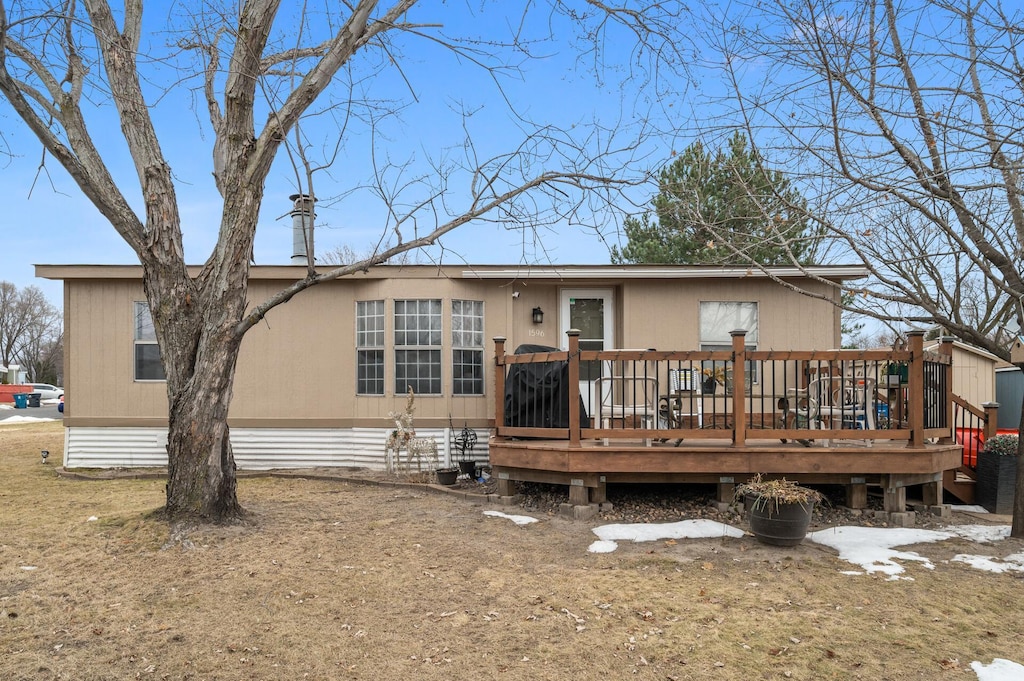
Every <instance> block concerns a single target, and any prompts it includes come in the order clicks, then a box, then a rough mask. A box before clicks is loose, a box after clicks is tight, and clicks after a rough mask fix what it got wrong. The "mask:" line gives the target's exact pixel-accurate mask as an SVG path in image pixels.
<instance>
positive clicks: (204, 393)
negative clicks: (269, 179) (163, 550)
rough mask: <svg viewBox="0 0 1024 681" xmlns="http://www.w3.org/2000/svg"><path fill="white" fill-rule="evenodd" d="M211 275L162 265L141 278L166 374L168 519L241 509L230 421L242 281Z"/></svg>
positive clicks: (223, 515)
mask: <svg viewBox="0 0 1024 681" xmlns="http://www.w3.org/2000/svg"><path fill="white" fill-rule="evenodd" d="M241 268H242V269H245V265H242V266H241ZM147 273H148V270H147ZM233 276H236V275H233ZM245 276H246V275H245V274H242V277H243V278H244V277H245ZM211 281H212V279H210V278H207V279H204V280H203V281H197V280H193V279H190V278H189V277H188V275H187V273H184V272H181V273H175V274H170V273H169V272H168V271H166V270H165V271H163V272H161V276H160V277H155V276H146V277H145V279H144V283H145V288H146V294H147V297H148V299H149V301H150V302H149V304H150V310H151V312H152V315H153V325H154V327H155V329H156V333H157V337H158V339H159V341H160V352H161V358H162V360H163V363H164V367H165V374H166V379H167V400H168V437H167V462H168V469H167V506H166V509H165V511H166V514H167V517H168V519H169V520H172V521H174V520H183V519H201V520H205V521H213V522H222V521H228V520H231V519H233V518H237V517H239V516H241V515H242V508H241V506H240V505H239V503H238V497H237V494H236V482H235V460H234V456H233V454H232V451H231V441H230V430H229V428H228V422H227V419H228V407H229V405H230V404H231V398H232V394H233V387H234V378H235V368H236V366H237V362H238V351H239V346H240V345H241V338H242V334H240V333H239V332H238V328H239V323H238V322H239V318H240V317H241V315H242V312H243V311H244V309H245V299H246V291H247V287H246V286H245V285H244V284H243V285H241V286H237V285H233V286H228V287H226V286H223V285H212V284H211Z"/></svg>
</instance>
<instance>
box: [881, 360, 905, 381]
mask: <svg viewBox="0 0 1024 681" xmlns="http://www.w3.org/2000/svg"><path fill="white" fill-rule="evenodd" d="M909 376H910V367H909V366H907V364H906V363H905V362H889V364H888V365H887V366H886V368H885V377H886V384H887V385H891V386H898V385H906V384H907V381H908V380H909Z"/></svg>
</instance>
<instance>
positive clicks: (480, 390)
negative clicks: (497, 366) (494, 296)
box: [452, 300, 484, 395]
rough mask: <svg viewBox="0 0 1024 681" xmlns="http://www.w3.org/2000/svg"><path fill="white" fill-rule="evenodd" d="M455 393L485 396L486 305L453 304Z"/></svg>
mask: <svg viewBox="0 0 1024 681" xmlns="http://www.w3.org/2000/svg"><path fill="white" fill-rule="evenodd" d="M452 394H453V395H483V394H484V303H483V301H482V300H453V301H452Z"/></svg>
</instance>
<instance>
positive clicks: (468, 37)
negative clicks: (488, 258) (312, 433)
mask: <svg viewBox="0 0 1024 681" xmlns="http://www.w3.org/2000/svg"><path fill="white" fill-rule="evenodd" d="M142 7H143V3H142V2H126V3H124V4H123V6H120V7H117V8H112V7H111V6H110V5H109V4H108V2H107V0H82V1H81V2H77V0H71V1H70V2H57V1H56V0H35V1H34V2H33V0H26V2H18V3H15V4H8V3H7V2H5V0H0V60H2V62H0V93H2V94H3V96H4V98H6V100H7V101H8V102H9V104H10V105H11V107H12V108H13V110H14V111H15V112H16V114H17V116H18V117H20V119H21V120H22V121H23V122H24V124H25V125H26V126H27V127H28V128H29V129H30V130H31V132H32V133H33V134H34V135H35V136H36V137H38V139H39V140H40V141H41V142H42V144H43V146H44V147H45V149H46V152H47V153H48V154H49V155H50V157H52V158H53V159H56V161H57V162H59V163H60V165H61V166H63V168H64V169H65V170H66V171H67V172H68V173H69V174H70V176H71V178H72V179H73V180H74V182H75V183H77V185H78V187H79V188H80V189H81V191H82V192H84V193H85V195H86V196H87V197H88V198H89V199H90V200H91V201H92V202H93V203H94V204H95V205H96V207H97V208H98V209H99V210H100V212H101V213H102V214H103V215H104V216H105V217H106V219H107V220H109V222H110V223H111V225H112V226H113V227H114V229H115V230H117V232H118V234H119V235H120V236H121V237H122V238H123V239H124V241H125V242H127V244H128V245H129V246H130V247H131V248H132V249H133V251H134V252H135V254H136V255H137V257H138V259H139V262H140V263H141V265H142V270H143V284H144V287H145V291H146V297H147V300H148V303H149V306H150V309H151V312H152V318H153V323H154V327H155V332H156V337H157V340H158V342H159V345H160V350H161V355H162V360H163V363H164V369H165V374H166V379H167V397H168V401H169V415H168V416H169V434H168V445H167V451H168V485H167V501H166V512H167V515H168V517H169V518H171V519H192V518H197V519H212V520H221V519H229V518H232V517H235V516H237V515H239V514H240V513H241V508H240V506H239V503H238V500H237V495H236V491H235V465H234V459H233V456H232V451H231V445H230V441H229V439H228V437H229V433H228V426H227V413H228V405H229V403H230V401H231V394H232V384H233V379H234V374H235V365H236V361H237V357H238V350H239V345H240V343H241V341H242V338H243V336H244V335H245V333H246V332H247V331H248V330H249V329H251V328H252V327H253V326H254V325H256V324H257V323H258V322H259V321H260V320H261V319H262V318H263V317H264V315H266V314H267V312H268V311H270V310H271V309H272V308H274V307H275V306H277V305H280V304H282V303H284V302H286V301H288V300H290V299H291V298H292V297H293V296H295V295H296V294H298V293H300V292H301V291H303V290H305V289H307V288H309V287H311V286H314V285H316V284H320V283H322V282H325V281H329V280H333V279H336V278H338V277H342V276H345V275H348V274H350V273H353V272H356V271H359V270H364V269H366V268H368V267H371V266H373V265H375V264H378V263H382V262H385V261H387V260H388V259H390V258H393V257H395V256H397V255H398V254H400V253H402V252H404V251H407V250H410V249H414V248H418V247H421V246H425V245H428V244H432V243H435V242H437V241H438V240H439V239H440V238H441V237H443V236H444V235H446V234H448V233H449V232H451V231H452V230H454V229H457V228H458V227H460V226H462V225H466V224H467V223H471V222H474V221H491V222H496V223H499V224H502V225H505V226H508V227H509V228H516V229H526V230H531V229H532V230H542V229H545V228H553V227H556V226H558V227H562V226H564V225H567V224H574V223H575V224H579V223H581V222H587V223H591V222H592V221H593V220H594V219H595V218H594V215H595V214H596V215H600V213H601V210H602V208H603V207H604V206H606V205H607V204H609V203H611V202H612V201H614V200H615V198H616V196H617V192H618V190H620V189H621V188H623V187H624V186H627V185H629V184H630V183H632V182H634V181H639V180H641V179H643V178H642V174H641V173H636V174H631V172H630V171H631V168H632V166H633V165H634V164H635V163H637V162H638V161H640V160H642V158H643V153H644V152H643V151H642V146H641V144H642V139H643V136H644V135H645V134H648V130H647V129H646V128H645V126H644V120H643V119H642V118H641V119H639V120H638V121H637V123H636V124H635V125H626V124H625V123H622V122H621V121H620V122H619V123H617V124H615V125H611V126H610V125H607V124H602V123H601V122H600V121H599V120H598V121H597V122H595V123H594V124H593V125H584V124H583V123H585V122H586V120H585V119H586V117H587V114H586V113H584V112H581V115H580V120H579V121H577V123H579V124H572V125H569V124H567V125H565V126H554V125H551V124H549V123H545V122H543V121H542V122H540V123H538V122H536V121H534V120H531V117H530V115H529V110H528V109H527V108H526V107H525V106H524V107H523V108H521V109H516V108H515V107H514V106H513V102H512V97H510V96H508V95H507V92H506V86H507V85H508V84H509V83H511V82H514V81H515V79H517V78H524V77H526V74H527V70H526V69H525V68H524V64H526V63H529V62H532V61H534V60H539V59H544V58H547V57H549V56H550V52H551V51H561V50H566V49H569V50H573V51H575V53H576V54H578V62H579V65H580V66H581V68H583V69H586V68H593V69H594V71H595V74H596V75H597V76H598V77H599V78H600V77H607V76H609V75H615V74H616V73H621V72H619V71H616V70H615V69H614V68H612V69H608V70H604V69H602V68H601V65H602V64H603V63H604V62H605V60H606V59H612V58H614V56H615V55H613V54H610V53H609V52H607V51H606V50H607V46H609V45H612V46H615V50H621V57H622V58H621V59H620V60H619V62H617V64H618V66H619V67H621V68H622V69H625V70H627V71H628V73H626V74H625V75H624V76H622V77H623V78H624V79H631V80H629V82H640V83H641V84H650V85H654V84H656V83H657V82H658V81H657V77H658V76H659V74H661V73H662V72H663V71H664V72H666V73H668V72H678V69H679V68H681V67H682V66H683V65H684V59H683V56H682V55H681V53H680V51H679V46H680V45H684V44H686V40H685V35H684V34H683V33H682V29H683V28H684V26H685V23H684V21H683V20H684V19H685V16H686V15H685V12H686V10H685V7H684V6H683V5H682V4H680V3H676V2H660V1H656V2H655V1H652V2H647V3H639V4H635V5H634V4H631V5H630V7H629V8H628V9H625V8H618V7H613V6H609V5H605V4H603V3H598V2H591V3H586V2H581V3H578V5H576V6H573V5H572V4H570V3H568V2H566V3H562V2H559V1H558V0H551V1H550V2H549V3H547V4H545V3H543V2H542V3H539V4H536V3H535V4H531V5H529V6H528V7H529V9H528V10H526V9H523V8H522V7H520V6H517V5H516V4H515V3H510V4H509V5H508V6H506V5H505V4H504V3H494V4H493V5H486V6H483V7H477V6H471V5H470V4H467V5H466V7H464V8H462V10H463V13H462V15H461V21H460V22H459V25H458V26H455V27H452V28H451V29H446V28H444V27H443V26H442V25H441V24H440V23H437V19H445V18H446V17H448V16H451V15H452V13H453V12H454V11H455V8H454V7H451V6H445V7H436V8H432V9H421V8H420V7H419V6H418V4H417V2H415V0H393V2H391V3H389V4H386V5H381V6H379V5H378V3H377V2H376V1H374V0H357V1H355V2H352V3H349V4H347V5H342V4H338V3H334V2H328V1H326V0H323V1H322V2H320V3H319V4H318V3H317V2H316V1H314V2H310V3H304V4H303V5H302V11H301V13H300V12H297V11H296V12H291V11H288V12H286V11H281V3H280V2H279V0H242V1H241V2H238V3H225V4H220V3H217V2H213V1H211V2H208V3H202V4H201V5H199V6H195V9H194V10H193V9H192V7H193V6H191V5H189V6H186V5H185V4H182V5H177V4H172V6H171V8H172V9H170V10H168V12H169V13H168V16H166V17H160V18H159V21H155V22H154V21H152V20H149V21H147V22H144V21H143V15H142ZM296 7H297V6H296ZM504 11H509V12H511V14H510V15H508V16H504V15H501V16H494V17H492V16H491V14H492V13H494V12H498V13H500V12H504ZM189 12H193V13H189ZM429 12H433V13H434V14H439V16H437V17H432V16H428V13H429ZM536 12H539V13H540V14H541V15H540V16H537V17H534V13H536ZM471 13H482V15H481V16H475V15H472V14H471ZM150 26H153V27H155V28H156V29H157V30H159V31H161V33H144V28H146V27H150ZM538 27H539V28H540V30H541V31H542V33H539V34H535V35H531V33H533V32H535V31H536V30H537V29H538ZM556 27H557V30H558V31H562V30H567V31H571V32H572V35H573V38H572V40H571V41H570V42H569V43H568V44H566V43H564V42H562V43H558V42H556V40H555V38H554V35H555V30H556ZM460 32H461V34H462V35H460ZM162 35H170V36H171V37H172V39H173V40H174V42H173V44H172V45H170V46H169V49H167V50H162V49H160V48H159V47H158V45H157V43H158V42H159V40H160V39H161V36H162ZM622 45H629V47H628V48H627V49H624V50H623V49H622V48H621V46H622ZM417 46H419V47H421V48H423V49H432V50H435V51H436V50H445V51H447V54H449V55H454V56H453V58H451V59H450V65H451V66H452V68H453V69H455V68H456V67H459V68H464V69H472V70H473V71H472V73H471V74H470V75H472V77H470V75H467V74H466V73H457V72H451V73H446V74H445V76H446V77H445V78H443V79H441V78H433V79H432V80H431V81H430V82H429V84H427V85H420V84H419V83H416V82H415V77H414V76H412V75H411V74H410V73H409V71H408V67H410V66H411V65H412V64H413V63H414V60H412V59H411V58H408V57H407V56H406V55H407V53H409V52H413V51H414V50H415V49H417ZM433 56H434V57H436V56H437V55H436V53H435V54H434V55H433ZM427 58H430V57H429V56H428V57H427ZM172 67H173V68H176V69H178V71H177V73H176V74H172V77H171V78H170V80H171V81H173V82H170V83H166V82H165V81H164V80H162V79H166V78H167V72H168V70H169V69H171V68H172ZM474 74H475V75H474ZM385 76H387V77H390V78H391V81H389V82H391V83H392V84H394V83H395V82H397V83H399V84H401V83H403V82H404V83H405V84H406V86H407V88H408V89H407V93H408V94H407V95H405V96H404V99H403V98H402V97H401V96H398V95H394V94H393V93H394V91H395V90H394V89H391V90H386V92H387V93H388V94H386V95H377V94H375V91H374V90H373V87H372V86H373V84H374V83H375V82H376V81H377V80H378V79H381V78H384V77H385ZM481 76H482V77H483V79H484V80H486V81H488V82H490V83H491V84H492V85H493V86H494V89H495V92H496V96H497V101H499V102H500V101H504V104H505V105H506V106H507V107H509V111H510V114H509V117H510V118H512V119H513V120H514V121H515V122H516V126H517V128H518V130H519V133H520V134H519V135H518V137H517V138H515V139H504V140H495V139H490V138H487V139H486V144H480V143H478V142H481V141H484V140H483V139H482V138H481V139H480V140H478V139H477V138H476V137H475V136H474V132H473V130H474V126H473V115H474V111H473V110H469V109H468V108H467V110H465V111H463V112H462V115H461V121H460V123H459V124H458V125H456V126H455V128H456V129H459V127H460V126H461V128H462V129H463V130H464V131H465V137H464V139H463V140H462V141H461V143H460V144H459V145H457V146H455V147H452V148H447V149H443V150H441V151H439V152H437V153H432V152H428V151H423V152H422V153H423V154H426V155H427V156H428V165H429V166H430V167H431V169H430V170H422V168H423V166H419V167H415V166H413V165H410V164H409V163H407V161H406V160H403V159H402V158H401V157H399V158H396V157H395V156H394V155H392V154H391V153H389V144H391V143H393V140H391V141H389V140H388V139H386V138H384V137H383V136H381V135H379V134H377V130H378V126H379V125H380V124H381V121H382V119H386V118H388V117H391V116H395V115H398V114H399V113H401V111H402V110H403V107H411V106H415V104H416V103H417V102H418V101H419V99H420V97H419V94H418V90H419V89H420V88H426V87H430V88H440V87H442V86H444V87H446V88H448V90H445V91H444V92H440V93H434V92H431V94H432V95H434V94H436V95H437V96H440V97H448V98H450V101H452V102H458V101H459V100H460V96H459V94H460V88H462V89H463V90H465V89H466V88H468V87H475V85H474V86H470V85H468V84H467V81H470V82H472V81H473V79H474V78H475V79H477V80H479V79H480V78H481ZM193 85H194V86H195V87H194V90H193V92H194V93H195V96H196V98H197V100H198V101H200V102H201V108H202V110H204V111H205V114H206V116H207V118H208V127H204V128H202V129H197V130H196V134H195V136H192V137H190V138H188V139H187V140H186V139H181V138H179V137H174V138H170V137H166V136H165V137H163V138H161V135H160V134H159V133H158V129H157V124H156V121H155V118H154V113H153V112H154V110H157V109H158V108H159V105H160V104H161V103H163V102H164V101H170V100H171V98H172V95H173V93H174V92H176V88H179V87H190V86H193ZM656 95H657V93H654V96H652V97H651V101H656V99H657V97H656ZM502 97H504V100H502ZM107 101H109V103H110V104H112V105H113V107H114V108H115V110H116V114H117V117H116V119H117V120H116V123H117V125H118V126H119V127H120V131H121V133H122V135H123V139H122V138H119V139H118V140H117V141H118V142H123V145H124V149H127V152H128V154H129V155H130V158H131V162H132V164H133V166H134V171H135V184H134V186H133V185H132V183H131V182H128V181H127V180H126V179H125V178H119V177H116V168H115V167H114V165H113V163H114V160H115V159H116V158H117V154H118V153H123V150H122V149H114V150H111V148H110V146H111V145H109V144H108V143H107V142H109V140H108V139H105V138H104V137H101V136H100V135H101V132H100V131H101V130H102V131H103V135H109V129H110V127H111V126H109V125H108V126H107V127H106V128H104V127H101V126H103V124H104V123H107V124H109V121H104V120H103V118H102V116H103V115H104V114H105V113H106V112H107V111H109V108H108V107H104V106H97V105H96V104H97V103H99V104H106V103H107ZM640 101H641V100H637V102H634V104H636V103H638V102H640ZM450 108H452V109H456V110H457V109H458V104H457V103H456V104H453V105H450ZM175 114H176V115H179V114H178V113H177V112H175ZM257 119H262V123H261V124H259V125H257ZM304 121H305V122H304ZM314 126H319V127H316V128H315V129H316V131H317V132H316V133H315V134H311V133H310V132H309V131H310V130H313V129H314ZM433 126H434V124H433V123H432V122H431V123H429V124H426V125H424V126H423V127H424V130H423V135H424V139H425V140H428V139H430V135H431V134H432V133H435V132H436V130H435V129H434V127H433ZM353 130H357V131H358V133H359V135H361V136H362V138H366V137H369V138H370V139H371V140H372V142H371V144H370V149H369V152H368V156H367V157H366V158H365V159H364V160H363V161H362V163H364V164H365V167H368V168H371V169H372V173H371V176H370V178H369V180H368V181H367V183H366V185H365V187H363V188H364V189H369V190H370V191H371V192H373V193H375V195H376V196H377V198H378V199H379V200H380V202H381V204H382V206H383V214H384V216H385V217H384V219H383V221H382V222H383V224H382V225H381V242H382V243H384V242H386V241H387V239H388V238H390V239H391V241H390V243H392V244H393V245H392V246H389V247H386V248H381V249H378V250H376V251H375V252H374V253H373V254H372V255H371V256H370V257H368V258H366V259H364V260H361V261H359V262H355V263H349V264H346V265H344V266H340V267H335V268H326V269H324V270H320V269H319V268H318V267H317V266H316V265H315V259H314V254H313V252H312V249H309V251H308V259H309V262H308V267H307V270H306V274H305V276H304V277H303V278H302V279H300V280H298V281H295V282H294V283H292V284H290V285H288V286H286V287H285V288H283V289H282V290H280V291H279V292H277V293H276V294H274V295H272V296H271V297H270V298H269V299H267V300H264V301H250V300H249V299H248V296H247V293H248V281H249V275H250V264H251V257H252V253H253V242H254V237H255V233H256V226H257V221H258V217H259V215H260V208H261V204H262V201H263V194H264V190H265V187H266V183H267V179H268V176H269V174H270V172H271V169H272V166H273V165H274V163H275V160H277V159H279V157H280V165H279V167H284V168H290V173H291V174H292V176H293V191H296V192H299V193H302V194H309V195H312V196H315V197H316V198H317V199H319V200H321V201H323V200H324V199H325V197H326V196H327V195H329V194H333V195H334V196H340V195H342V194H344V192H345V191H346V189H343V188H338V187H334V186H332V185H330V184H328V182H329V179H328V178H329V177H330V173H329V169H330V166H331V164H332V162H333V160H334V159H335V158H336V157H337V155H338V154H339V153H340V151H341V150H342V149H344V148H345V145H346V143H348V142H349V141H350V140H352V141H353V144H355V143H356V142H355V140H357V139H362V138H359V137H356V136H354V133H353V132H352V131H353ZM204 134H210V135H211V136H212V154H213V163H212V171H213V173H212V174H213V178H214V181H215V183H216V188H217V190H218V192H219V194H220V196H221V198H222V200H223V204H222V208H221V214H220V230H219V234H218V237H217V240H216V244H215V245H214V247H213V249H212V252H211V253H210V254H209V257H208V258H207V259H206V261H205V264H204V265H203V266H202V269H201V271H200V272H199V274H198V275H197V276H191V275H190V274H189V272H188V270H187V268H186V265H185V259H184V255H183V253H184V244H183V237H182V230H181V215H180V210H179V199H178V196H177V192H178V190H179V188H180V186H179V185H178V184H177V183H176V175H175V173H174V172H173V170H172V168H171V165H170V163H169V161H168V157H167V155H166V154H165V151H164V148H165V147H167V146H168V145H172V144H173V145H189V144H194V145H195V146H196V147H197V148H199V147H202V142H203V139H204V138H203V135H204ZM329 135H333V136H334V137H333V138H331V137H329ZM325 139H326V140H328V141H326V142H322V141H321V140H325ZM423 149H429V146H428V145H424V147H423ZM314 152H315V153H314ZM321 152H322V153H321ZM314 180H316V182H317V183H318V184H317V185H316V186H314ZM322 187H326V188H327V189H326V190H324V189H322ZM128 188H130V190H129V189H128ZM136 192H137V193H136ZM136 206H138V207H139V210H137V209H136Z"/></svg>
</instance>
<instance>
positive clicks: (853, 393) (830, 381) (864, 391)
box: [808, 376, 878, 447]
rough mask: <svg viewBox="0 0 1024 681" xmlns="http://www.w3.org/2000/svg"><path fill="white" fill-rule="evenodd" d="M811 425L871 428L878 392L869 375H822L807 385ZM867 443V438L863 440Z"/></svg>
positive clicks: (869, 442)
mask: <svg viewBox="0 0 1024 681" xmlns="http://www.w3.org/2000/svg"><path fill="white" fill-rule="evenodd" d="M808 401H809V411H810V414H811V418H810V422H811V427H812V428H821V429H823V430H840V429H850V430H858V429H867V430H874V429H875V428H876V427H877V426H876V424H875V414H876V411H877V409H878V395H877V392H876V386H875V379H874V378H871V377H851V376H822V377H821V378H818V379H815V380H814V381H812V382H811V384H810V385H809V386H808ZM865 443H866V444H867V446H869V447H870V446H871V444H872V443H871V440H865Z"/></svg>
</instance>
